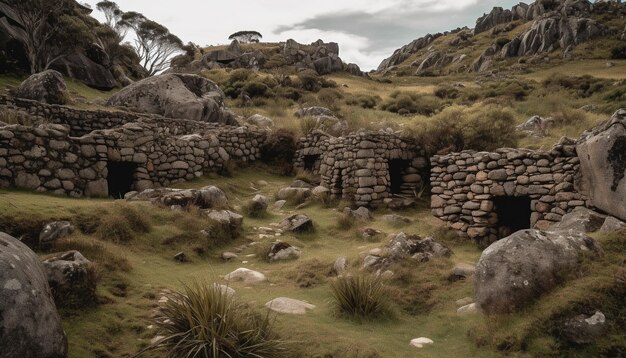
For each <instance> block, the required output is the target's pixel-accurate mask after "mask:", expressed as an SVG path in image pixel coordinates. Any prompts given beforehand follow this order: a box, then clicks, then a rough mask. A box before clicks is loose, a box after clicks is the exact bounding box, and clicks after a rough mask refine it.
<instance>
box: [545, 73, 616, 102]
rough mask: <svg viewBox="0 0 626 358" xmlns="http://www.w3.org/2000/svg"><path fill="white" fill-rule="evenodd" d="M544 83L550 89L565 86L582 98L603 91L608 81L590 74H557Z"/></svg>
mask: <svg viewBox="0 0 626 358" xmlns="http://www.w3.org/2000/svg"><path fill="white" fill-rule="evenodd" d="M542 85H543V86H544V87H545V88H548V89H555V88H557V89H558V88H564V89H566V90H570V91H572V92H574V93H576V95H577V96H578V97H580V98H588V97H590V96H592V95H593V94H595V93H598V92H600V91H602V90H603V89H604V87H605V86H606V81H604V80H601V79H598V78H595V77H592V76H589V75H584V76H580V77H577V76H565V75H561V74H556V75H554V76H552V77H550V78H547V79H545V80H544V81H543V82H542Z"/></svg>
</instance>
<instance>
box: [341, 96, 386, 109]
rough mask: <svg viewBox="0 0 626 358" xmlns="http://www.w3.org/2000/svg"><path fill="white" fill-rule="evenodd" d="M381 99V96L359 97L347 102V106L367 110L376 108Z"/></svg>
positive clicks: (351, 98)
mask: <svg viewBox="0 0 626 358" xmlns="http://www.w3.org/2000/svg"><path fill="white" fill-rule="evenodd" d="M380 100H381V98H380V97H379V96H368V95H364V94H362V95H358V96H355V97H350V98H348V99H347V100H346V104H347V105H349V106H359V107H362V108H366V109H371V108H374V107H376V105H377V104H378V102H380Z"/></svg>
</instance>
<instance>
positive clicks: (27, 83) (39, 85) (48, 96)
mask: <svg viewBox="0 0 626 358" xmlns="http://www.w3.org/2000/svg"><path fill="white" fill-rule="evenodd" d="M15 95H16V96H17V97H20V98H26V99H32V100H35V101H39V102H43V103H48V104H65V102H67V95H68V94H67V87H66V86H65V80H63V75H61V74H60V73H59V72H57V71H54V70H47V71H43V72H39V73H36V74H34V75H31V76H30V77H28V78H27V79H26V80H24V82H22V84H20V86H19V87H18V88H17V90H16V91H15Z"/></svg>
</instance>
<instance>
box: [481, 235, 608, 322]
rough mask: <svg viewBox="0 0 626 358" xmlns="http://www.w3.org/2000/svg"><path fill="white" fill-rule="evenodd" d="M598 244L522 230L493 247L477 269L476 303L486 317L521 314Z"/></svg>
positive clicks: (586, 239)
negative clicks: (522, 309) (517, 312)
mask: <svg viewBox="0 0 626 358" xmlns="http://www.w3.org/2000/svg"><path fill="white" fill-rule="evenodd" d="M601 252H602V251H601V249H600V247H599V246H598V245H597V244H596V242H595V241H594V240H593V239H591V238H589V237H588V236H587V235H586V234H584V233H580V232H574V231H558V232H543V231H539V230H522V231H518V232H516V233H514V234H512V235H511V236H509V237H507V238H504V239H502V240H500V241H497V242H495V243H493V244H492V245H491V246H489V247H488V248H487V249H485V251H483V253H482V255H481V256H480V259H479V260H478V264H477V265H476V282H475V289H476V303H477V304H478V305H479V306H480V308H481V309H482V310H483V311H484V312H486V313H490V314H493V313H508V312H514V311H517V310H519V309H521V308H523V307H525V306H527V305H529V304H530V303H532V302H533V301H534V300H536V299H538V298H539V297H541V295H543V294H545V293H547V292H549V291H550V290H552V289H553V288H555V287H556V286H557V285H558V284H559V283H560V282H561V281H562V280H563V276H564V275H565V274H567V273H568V272H573V271H574V270H576V268H577V267H578V265H579V259H580V256H581V255H582V254H583V253H588V254H592V255H601Z"/></svg>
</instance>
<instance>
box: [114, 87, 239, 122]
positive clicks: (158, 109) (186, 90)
mask: <svg viewBox="0 0 626 358" xmlns="http://www.w3.org/2000/svg"><path fill="white" fill-rule="evenodd" d="M107 104H108V105H109V106H119V107H123V108H126V109H129V110H131V111H134V112H139V113H151V114H159V115H162V116H165V117H169V118H179V119H190V120H196V121H202V122H218V123H223V124H229V125H238V123H237V121H236V120H235V119H234V118H233V116H232V114H231V113H230V112H229V111H227V110H226V108H225V107H224V92H222V90H221V89H220V88H219V87H218V86H217V85H216V84H215V83H214V82H213V81H210V80H208V79H206V78H204V77H201V76H197V75H190V74H165V75H158V76H153V77H150V78H147V79H144V80H141V81H138V82H135V83H133V84H132V85H130V86H128V87H126V88H124V89H123V90H121V91H120V92H118V93H116V94H115V95H114V96H113V97H111V99H109V101H108V102H107Z"/></svg>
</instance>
